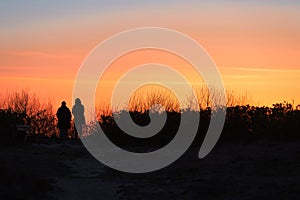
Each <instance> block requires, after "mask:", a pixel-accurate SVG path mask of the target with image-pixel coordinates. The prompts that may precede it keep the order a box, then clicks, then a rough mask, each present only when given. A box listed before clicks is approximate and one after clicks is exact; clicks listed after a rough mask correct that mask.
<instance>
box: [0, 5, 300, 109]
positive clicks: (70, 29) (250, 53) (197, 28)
mask: <svg viewBox="0 0 300 200" xmlns="http://www.w3.org/2000/svg"><path fill="white" fill-rule="evenodd" d="M46 2H48V3H44V4H43V3H42V2H36V1H31V0H30V1H24V2H22V3H21V2H15V1H6V2H4V1H1V2H0V24H1V32H0V44H1V45H0V71H1V74H0V91H2V92H6V91H15V90H19V89H28V90H29V91H31V92H34V93H36V94H37V95H38V96H40V97H41V98H53V99H54V101H55V105H56V106H58V105H59V104H60V102H61V101H62V100H66V101H67V102H68V105H71V104H72V102H71V98H72V90H73V83H74V80H75V78H76V74H77V71H78V70H79V68H80V66H81V64H82V62H83V61H84V59H85V57H86V56H88V54H89V52H90V51H91V50H92V49H93V48H94V47H95V46H96V45H98V44H99V43H100V42H102V41H103V40H105V39H107V38H108V37H110V36H111V35H113V34H116V33H118V32H120V31H124V30H127V29H132V28H137V27H145V26H155V27H165V28H170V29H174V30H177V31H179V32H182V33H184V34H187V35H188V36H190V37H192V38H194V39H195V40H196V41H197V42H198V43H199V44H200V45H202V46H203V48H205V49H206V51H207V52H208V54H209V55H210V56H211V58H212V59H213V60H214V62H215V63H216V65H217V66H218V67H219V70H220V72H221V74H222V78H223V80H224V84H225V86H226V89H227V90H230V91H233V92H234V93H235V94H236V95H243V94H246V93H247V94H250V96H251V97H252V103H253V104H256V105H271V104H272V103H276V102H282V101H289V102H292V101H294V102H295V104H300V84H298V81H299V80H300V60H299V56H300V12H299V9H300V4H298V3H295V2H294V1H285V3H283V2H282V3H280V2H281V1H264V3H260V1H251V2H250V1H249V2H248V3H245V1H243V2H244V3H241V2H239V1H230V3H227V1H221V0H219V1H212V3H200V2H199V3H198V2H197V1H191V2H190V3H184V2H180V1H162V2H163V3H159V1H152V3H143V2H139V1H131V3H129V4H125V3H124V2H122V3H110V2H109V1H100V2H101V3H96V2H94V1H93V2H92V3H91V4H90V5H89V6H83V5H81V4H80V3H79V2H77V1H76V2H75V3H74V2H73V1H64V2H65V3H61V2H59V1H58V2H56V1H46ZM55 2H56V3H55ZM246 2H247V1H246ZM151 62H159V63H162V64H166V65H170V66H172V67H174V68H177V69H178V70H180V71H181V72H182V73H183V74H185V75H186V76H188V77H190V79H192V81H195V82H197V80H198V79H199V80H200V82H201V77H198V76H196V77H195V76H194V74H195V73H193V71H192V70H191V69H190V67H188V66H187V63H184V61H183V60H182V59H180V58H178V57H176V56H174V55H171V54H168V53H166V52H159V51H156V52H155V51H150V50H148V51H143V52H134V53H130V54H127V55H124V56H123V57H121V58H120V59H118V60H116V61H115V62H114V63H113V65H112V66H111V68H110V69H109V70H108V71H107V73H106V74H105V76H104V77H103V80H106V82H107V85H105V86H102V87H100V86H99V88H98V90H97V97H99V99H100V98H102V99H109V97H110V94H111V91H112V89H113V87H114V83H115V82H116V81H117V80H118V79H119V78H120V76H121V75H122V74H123V73H125V72H126V71H127V70H128V69H129V68H130V67H134V66H137V65H140V64H145V63H151ZM141 76H143V75H141ZM98 103H101V100H100V101H98Z"/></svg>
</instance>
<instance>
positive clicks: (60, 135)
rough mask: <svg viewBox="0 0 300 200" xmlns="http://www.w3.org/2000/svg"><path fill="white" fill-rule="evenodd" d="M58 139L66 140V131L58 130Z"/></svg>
mask: <svg viewBox="0 0 300 200" xmlns="http://www.w3.org/2000/svg"><path fill="white" fill-rule="evenodd" d="M59 137H60V138H66V137H67V130H60V134H59Z"/></svg>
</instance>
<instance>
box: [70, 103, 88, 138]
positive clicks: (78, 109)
mask: <svg viewBox="0 0 300 200" xmlns="http://www.w3.org/2000/svg"><path fill="white" fill-rule="evenodd" d="M72 113H73V115H74V125H75V138H78V136H80V135H82V128H83V126H84V125H85V117H84V106H83V105H82V104H81V100H80V99H79V98H76V99H75V105H74V106H73V108H72Z"/></svg>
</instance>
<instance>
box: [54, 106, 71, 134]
mask: <svg viewBox="0 0 300 200" xmlns="http://www.w3.org/2000/svg"><path fill="white" fill-rule="evenodd" d="M66 105H67V104H66V102H65V101H63V102H61V107H59V108H58V110H57V113H56V116H57V119H58V123H57V128H58V129H59V137H60V138H66V137H67V133H68V130H69V129H70V128H71V118H72V115H71V111H70V109H69V108H68V107H67V106H66Z"/></svg>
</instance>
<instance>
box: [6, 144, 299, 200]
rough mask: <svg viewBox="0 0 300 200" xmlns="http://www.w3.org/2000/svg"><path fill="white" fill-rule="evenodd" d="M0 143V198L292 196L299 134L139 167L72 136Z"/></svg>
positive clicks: (221, 147) (296, 192) (220, 146)
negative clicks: (121, 163)
mask: <svg viewBox="0 0 300 200" xmlns="http://www.w3.org/2000/svg"><path fill="white" fill-rule="evenodd" d="M0 149H1V150H0V177H1V179H0V186H1V187H0V199H152V200H153V199H267V198H268V199H300V141H293V142H292V141H289V142H275V141H274V142H270V141H269V142H266V141H264V142H262V141H258V142H254V143H251V144H240V143H236V144H218V145H217V146H216V147H215V149H214V150H213V151H212V152H211V153H210V154H209V155H208V156H207V157H206V158H204V159H201V160H200V159H198V158H197V151H198V149H195V150H191V151H188V152H187V153H186V154H184V156H183V157H181V158H180V159H179V160H178V161H176V162H175V163H173V164H172V165H170V166H168V167H166V168H164V169H162V170H159V171H156V172H152V173H146V174H128V173H123V172H118V171H115V170H112V169H110V168H108V167H106V166H104V165H103V164H101V163H100V162H98V161H97V160H95V159H94V158H93V157H92V156H91V155H90V154H89V153H88V152H87V151H86V149H85V148H84V147H83V146H82V144H81V143H80V142H79V141H65V142H63V143H61V144H59V143H57V142H48V144H27V145H18V146H15V147H0Z"/></svg>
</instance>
